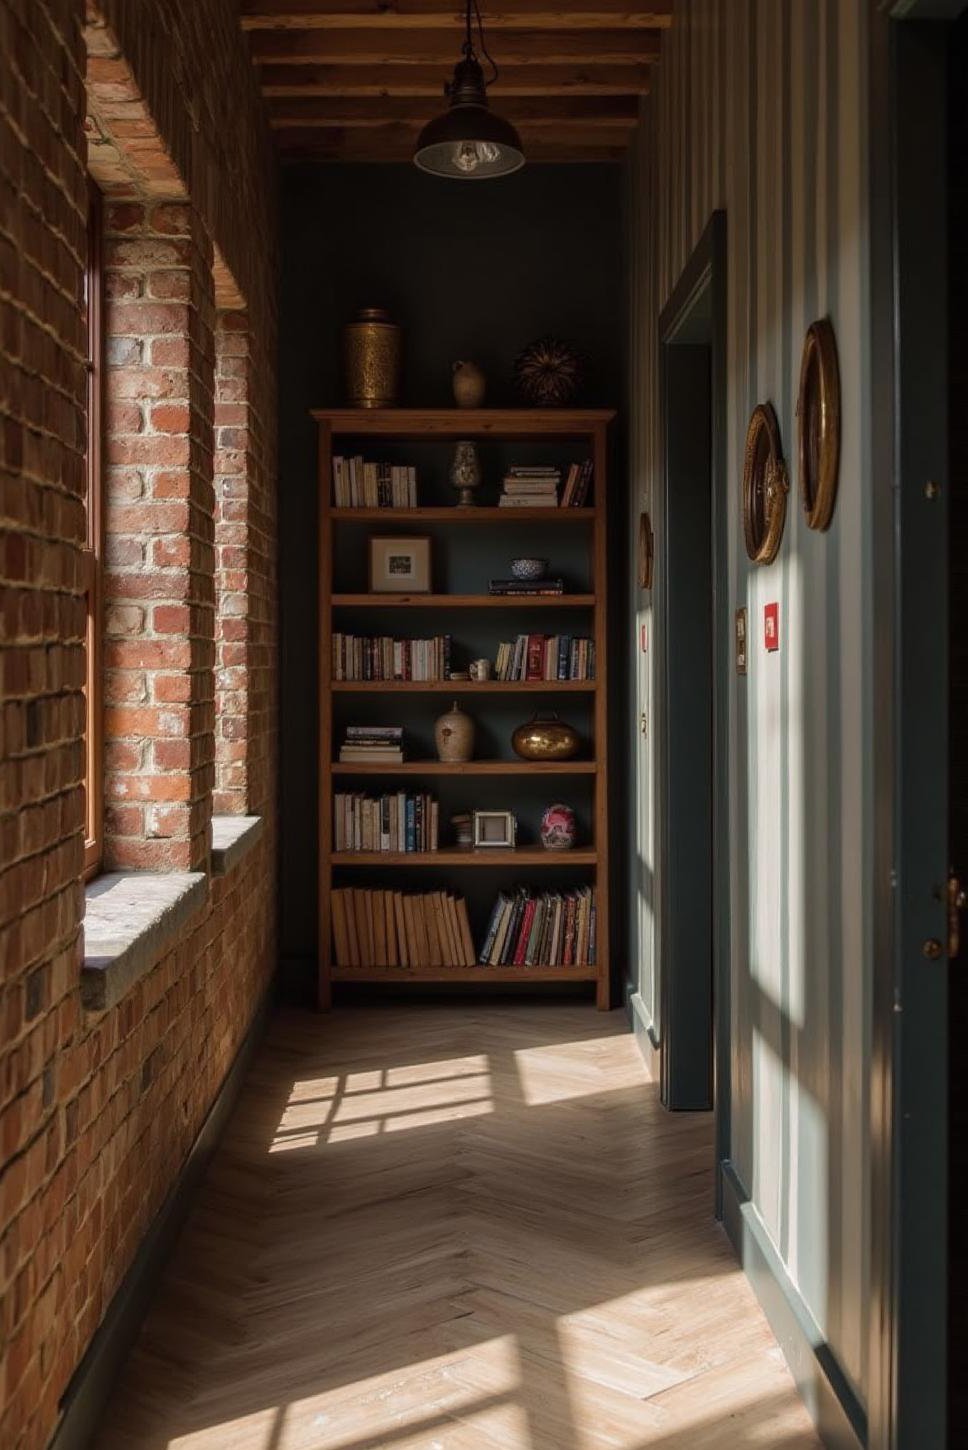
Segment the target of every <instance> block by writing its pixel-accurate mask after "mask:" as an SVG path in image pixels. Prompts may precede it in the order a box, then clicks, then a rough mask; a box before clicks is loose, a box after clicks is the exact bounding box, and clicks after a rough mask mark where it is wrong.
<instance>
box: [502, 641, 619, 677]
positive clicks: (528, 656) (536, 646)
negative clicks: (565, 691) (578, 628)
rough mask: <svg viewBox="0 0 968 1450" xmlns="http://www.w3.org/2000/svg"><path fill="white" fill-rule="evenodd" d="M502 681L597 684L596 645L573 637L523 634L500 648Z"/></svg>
mask: <svg viewBox="0 0 968 1450" xmlns="http://www.w3.org/2000/svg"><path fill="white" fill-rule="evenodd" d="M494 674H495V677H496V678H497V679H499V680H593V679H594V678H595V642H594V640H591V639H585V638H581V637H573V636H572V635H570V634H519V635H518V637H517V639H516V640H515V641H514V643H513V644H509V643H507V642H505V643H502V644H499V645H498V647H497V660H496V661H495V666H494Z"/></svg>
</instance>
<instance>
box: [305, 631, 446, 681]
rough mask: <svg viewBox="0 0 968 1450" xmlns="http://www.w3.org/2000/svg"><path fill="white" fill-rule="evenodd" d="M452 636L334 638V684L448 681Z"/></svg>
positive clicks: (340, 635) (338, 635) (354, 636)
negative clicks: (366, 681)
mask: <svg viewBox="0 0 968 1450" xmlns="http://www.w3.org/2000/svg"><path fill="white" fill-rule="evenodd" d="M450 645H451V636H450V635H449V634H438V635H434V637H433V639H394V638H393V637H392V636H391V635H385V634H381V635H374V636H365V635H357V634H334V635H333V679H334V680H445V679H446V678H447V675H448V673H449V671H450Z"/></svg>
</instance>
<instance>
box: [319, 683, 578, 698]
mask: <svg viewBox="0 0 968 1450" xmlns="http://www.w3.org/2000/svg"><path fill="white" fill-rule="evenodd" d="M329 688H330V689H331V690H332V692H333V693H334V694H336V695H384V694H386V693H387V692H388V691H391V690H399V691H401V692H403V693H404V694H407V693H409V694H412V695H455V694H457V695H494V694H497V695H501V694H509V695H533V694H539V695H541V694H547V693H549V692H550V693H552V694H556V695H557V694H566V695H568V694H571V695H593V694H594V693H595V690H596V689H597V682H596V681H595V680H333V681H332V682H331V683H330V686H329Z"/></svg>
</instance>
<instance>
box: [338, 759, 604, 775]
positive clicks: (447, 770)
mask: <svg viewBox="0 0 968 1450" xmlns="http://www.w3.org/2000/svg"><path fill="white" fill-rule="evenodd" d="M597 769H598V767H597V766H596V764H595V762H594V760H468V761H464V762H463V763H462V764H460V765H452V764H450V763H449V762H448V761H442V760H405V761H404V762H403V764H402V765H393V764H392V763H389V762H387V761H377V762H374V763H372V764H370V765H366V764H363V765H356V764H354V763H353V762H352V761H350V760H339V761H334V762H333V774H334V775H517V774H519V773H520V774H524V773H527V774H528V775H594V774H595V771H596V770H597Z"/></svg>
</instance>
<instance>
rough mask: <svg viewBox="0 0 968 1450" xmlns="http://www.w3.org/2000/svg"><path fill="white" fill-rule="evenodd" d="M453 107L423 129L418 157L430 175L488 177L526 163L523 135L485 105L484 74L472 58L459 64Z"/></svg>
mask: <svg viewBox="0 0 968 1450" xmlns="http://www.w3.org/2000/svg"><path fill="white" fill-rule="evenodd" d="M449 95H450V98H451V100H450V109H449V110H447V111H445V112H444V114H443V115H442V116H436V117H435V118H434V120H432V121H429V122H428V123H427V125H426V126H425V127H424V128H423V130H422V131H421V133H420V137H419V140H418V141H417V149H416V152H415V153H414V158H413V159H414V161H415V162H416V164H417V165H418V166H419V167H420V169H421V171H428V172H430V174H431V175H432V176H451V177H454V178H455V179H457V180H459V181H486V180H488V179H489V178H490V177H492V176H510V174H511V172H512V171H517V170H519V168H520V167H522V166H523V165H524V149H523V147H522V145H521V138H520V136H519V135H518V133H517V131H516V130H515V129H514V127H513V126H512V125H511V123H510V121H505V120H503V119H502V118H501V117H500V116H495V114H494V112H493V111H492V110H491V109H490V108H489V106H488V104H487V91H486V90H485V87H484V77H483V75H482V73H481V68H480V66H479V65H478V64H477V62H476V60H473V59H471V58H470V57H465V59H464V60H463V61H461V62H459V64H458V65H457V68H456V69H455V71H454V80H453V83H452V84H451V86H450V88H449Z"/></svg>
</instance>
